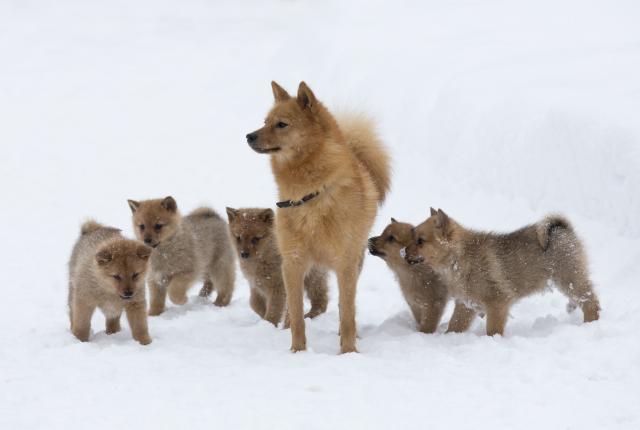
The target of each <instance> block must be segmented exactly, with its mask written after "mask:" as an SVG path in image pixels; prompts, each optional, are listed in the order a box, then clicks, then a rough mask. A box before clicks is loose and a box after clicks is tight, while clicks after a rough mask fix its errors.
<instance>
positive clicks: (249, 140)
mask: <svg viewBox="0 0 640 430" xmlns="http://www.w3.org/2000/svg"><path fill="white" fill-rule="evenodd" d="M256 140H258V133H256V132H253V133H249V134H247V143H249V144H252V143H254V142H255V141H256Z"/></svg>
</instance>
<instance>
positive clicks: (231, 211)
mask: <svg viewBox="0 0 640 430" xmlns="http://www.w3.org/2000/svg"><path fill="white" fill-rule="evenodd" d="M237 216H238V209H234V208H229V207H227V218H229V222H233V221H235V219H236V217H237Z"/></svg>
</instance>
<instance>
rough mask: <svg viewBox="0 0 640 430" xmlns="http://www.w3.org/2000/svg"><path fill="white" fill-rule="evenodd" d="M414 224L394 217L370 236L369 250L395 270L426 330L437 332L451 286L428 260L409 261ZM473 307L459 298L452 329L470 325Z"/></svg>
mask: <svg viewBox="0 0 640 430" xmlns="http://www.w3.org/2000/svg"><path fill="white" fill-rule="evenodd" d="M412 231H413V226H412V225H411V224H407V223H404V222H398V221H396V220H395V219H393V218H391V224H389V225H387V226H386V227H385V229H384V231H383V232H382V234H381V235H380V236H375V237H372V238H370V239H369V252H370V253H371V255H375V256H376V257H380V258H382V259H383V260H384V262H385V263H387V266H389V268H390V269H391V271H393V273H394V274H395V275H396V278H397V279H398V283H399V284H400V291H402V295H403V297H404V299H405V300H406V301H407V304H408V305H409V308H410V309H411V313H412V314H413V317H414V318H415V320H416V323H417V324H418V330H419V331H421V332H423V333H434V332H435V331H436V329H437V328H438V324H439V323H440V319H441V318H442V313H443V312H444V308H445V307H446V305H447V300H448V297H449V294H448V291H447V286H446V285H445V283H444V282H442V280H441V279H440V277H439V276H438V275H437V274H436V273H435V272H434V271H433V270H432V269H431V267H429V266H428V265H426V264H409V263H407V261H406V260H405V259H404V249H405V248H406V247H407V246H409V245H411V243H413V235H412ZM475 313H476V312H475V311H474V310H473V309H469V308H467V307H466V306H465V305H464V304H463V303H462V302H459V301H456V306H455V309H454V311H453V315H452V316H451V319H450V320H449V327H448V329H447V331H448V332H463V331H465V330H467V329H468V328H469V326H470V325H471V322H472V321H473V318H474V316H475Z"/></svg>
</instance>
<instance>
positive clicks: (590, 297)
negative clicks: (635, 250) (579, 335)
mask: <svg viewBox="0 0 640 430" xmlns="http://www.w3.org/2000/svg"><path fill="white" fill-rule="evenodd" d="M413 238H414V241H413V243H412V244H411V246H409V247H407V249H406V259H407V261H408V262H409V263H411V264H418V263H422V262H426V263H427V264H429V265H430V266H431V267H432V268H433V269H434V271H435V272H436V273H437V274H439V275H440V277H441V278H442V279H443V280H444V281H445V283H446V284H447V287H448V288H449V292H450V293H451V294H452V295H453V296H454V297H455V298H456V299H459V300H462V301H467V302H469V303H472V304H474V305H477V306H479V307H480V308H482V309H483V310H484V311H486V314H487V334H488V335H490V336H491V335H494V334H500V335H501V334H503V333H504V327H505V324H506V321H507V316H508V314H509V308H510V307H511V306H512V305H513V304H514V303H515V302H516V301H517V300H519V299H521V298H523V297H526V296H528V295H530V294H533V293H536V292H539V291H542V290H544V289H545V288H546V287H547V286H548V285H550V284H551V283H553V284H555V285H556V286H557V287H558V289H559V290H560V291H561V292H562V293H564V294H565V295H566V296H567V297H568V298H569V299H570V300H571V301H572V302H574V303H577V304H578V306H580V307H581V308H582V312H583V314H584V321H585V322H590V321H595V320H597V319H598V318H599V315H600V304H599V302H598V298H597V296H596V294H595V292H594V291H593V285H592V283H591V280H590V279H589V272H588V267H587V258H586V255H585V252H584V249H583V246H582V243H581V242H580V240H579V239H578V237H577V235H576V234H575V232H574V230H573V228H572V227H571V224H570V223H569V221H567V220H566V219H565V218H563V217H561V216H557V215H551V216H547V217H546V218H544V219H543V220H542V221H539V222H538V223H535V224H532V225H529V226H526V227H523V228H521V229H519V230H517V231H515V232H512V233H506V234H495V233H486V232H478V231H473V230H469V229H467V228H464V227H462V226H461V225H460V224H458V223H457V222H456V221H454V220H453V219H452V218H450V217H449V216H448V215H447V214H446V213H444V211H442V210H441V209H438V210H437V211H436V210H434V209H431V216H430V217H429V218H428V219H427V220H426V221H425V222H423V223H422V224H420V225H419V226H418V227H416V228H415V230H414V236H413Z"/></svg>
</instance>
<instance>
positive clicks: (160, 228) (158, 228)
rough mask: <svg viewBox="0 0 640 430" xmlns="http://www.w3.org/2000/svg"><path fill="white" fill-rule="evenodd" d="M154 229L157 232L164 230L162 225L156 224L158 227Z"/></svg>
mask: <svg viewBox="0 0 640 430" xmlns="http://www.w3.org/2000/svg"><path fill="white" fill-rule="evenodd" d="M153 228H155V229H156V231H160V230H162V224H156V225H154V226H153Z"/></svg>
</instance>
